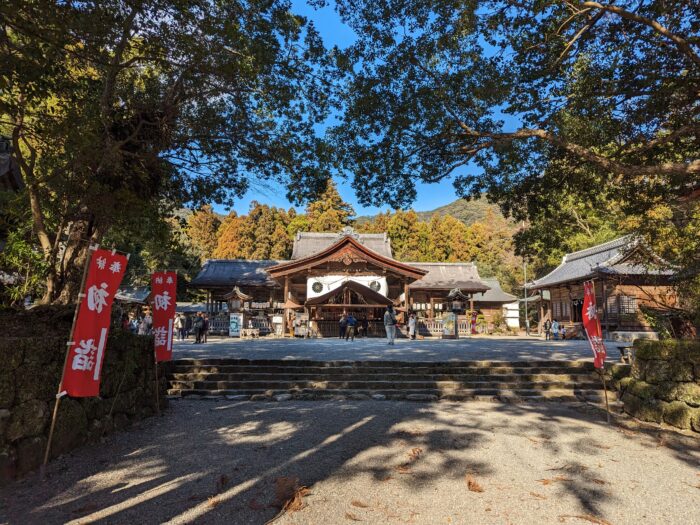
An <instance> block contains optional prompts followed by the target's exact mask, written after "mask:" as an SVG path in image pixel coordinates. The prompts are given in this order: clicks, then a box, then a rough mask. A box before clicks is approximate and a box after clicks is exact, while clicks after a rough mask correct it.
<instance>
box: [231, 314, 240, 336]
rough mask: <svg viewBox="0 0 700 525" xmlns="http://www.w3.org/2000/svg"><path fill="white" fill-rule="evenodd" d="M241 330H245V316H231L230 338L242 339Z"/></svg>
mask: <svg viewBox="0 0 700 525" xmlns="http://www.w3.org/2000/svg"><path fill="white" fill-rule="evenodd" d="M241 328H243V314H229V324H228V335H229V337H240V336H241Z"/></svg>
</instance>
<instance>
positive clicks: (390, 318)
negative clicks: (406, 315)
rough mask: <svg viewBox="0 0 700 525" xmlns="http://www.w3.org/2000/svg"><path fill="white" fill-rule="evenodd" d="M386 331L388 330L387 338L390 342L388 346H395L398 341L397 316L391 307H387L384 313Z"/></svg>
mask: <svg viewBox="0 0 700 525" xmlns="http://www.w3.org/2000/svg"><path fill="white" fill-rule="evenodd" d="M384 330H386V338H387V339H388V340H389V342H388V343H387V344H390V345H393V344H394V339H396V314H395V313H394V308H393V307H392V306H391V305H388V306H387V307H386V312H384Z"/></svg>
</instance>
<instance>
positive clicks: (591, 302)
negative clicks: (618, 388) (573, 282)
mask: <svg viewBox="0 0 700 525" xmlns="http://www.w3.org/2000/svg"><path fill="white" fill-rule="evenodd" d="M582 313H583V315H582V317H583V327H584V328H585V329H586V335H587V336H588V342H589V343H590V344H591V350H593V357H594V359H593V365H594V366H595V367H596V368H603V366H604V363H605V356H606V351H605V344H604V343H603V332H602V330H601V329H600V319H598V307H597V306H596V303H595V287H594V285H593V281H586V282H585V283H583V312H582Z"/></svg>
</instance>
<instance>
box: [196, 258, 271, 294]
mask: <svg viewBox="0 0 700 525" xmlns="http://www.w3.org/2000/svg"><path fill="white" fill-rule="evenodd" d="M281 262H283V261H244V260H241V259H209V260H208V261H206V262H205V263H204V266H203V267H202V269H201V270H200V272H199V273H198V274H197V277H195V278H194V279H192V282H191V283H190V286H194V287H206V286H222V287H226V286H229V287H234V286H279V285H278V284H277V282H276V281H274V280H273V279H272V278H270V276H269V275H268V273H267V271H266V268H268V267H270V266H275V265H276V264H279V263H281Z"/></svg>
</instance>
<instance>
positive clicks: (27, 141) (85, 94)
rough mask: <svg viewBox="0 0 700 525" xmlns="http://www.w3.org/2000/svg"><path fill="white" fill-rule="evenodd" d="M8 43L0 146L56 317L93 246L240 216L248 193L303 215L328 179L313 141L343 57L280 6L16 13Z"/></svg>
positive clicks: (52, 8)
mask: <svg viewBox="0 0 700 525" xmlns="http://www.w3.org/2000/svg"><path fill="white" fill-rule="evenodd" d="M0 29H1V30H0V63H2V64H3V68H2V70H1V72H0V86H2V89H0V133H3V134H7V135H9V136H11V137H12V141H13V145H14V148H13V156H14V158H15V160H16V161H17V163H18V165H19V166H20V170H21V174H22V177H23V179H24V182H25V184H26V193H27V197H28V199H29V204H30V210H31V214H32V223H33V231H34V233H35V235H36V241H37V243H38V244H39V246H40V249H41V252H42V254H43V259H44V262H45V263H46V266H47V278H46V295H45V301H47V302H49V301H63V302H65V301H70V300H74V299H75V298H76V294H77V287H78V284H79V281H80V273H81V272H80V270H81V267H82V265H83V262H84V260H85V256H86V253H87V247H88V243H89V242H101V241H103V240H104V239H105V238H106V237H107V236H108V234H109V233H110V232H112V231H113V230H114V231H120V232H125V231H126V228H128V227H130V226H131V225H133V224H134V223H136V224H139V222H143V221H146V220H150V218H151V217H153V216H154V213H153V210H156V215H158V216H159V217H160V220H165V218H166V217H167V216H168V215H169V213H170V212H171V211H172V210H173V209H175V208H177V207H180V206H182V205H183V204H191V205H194V206H199V205H201V204H204V203H209V202H217V203H222V204H231V202H232V199H233V198H234V197H236V196H238V195H241V194H242V193H243V192H244V191H245V190H246V188H247V187H248V181H249V180H250V179H251V178H261V179H267V180H273V181H276V182H279V183H282V184H288V185H289V188H290V190H289V197H290V198H292V199H294V200H296V201H299V200H300V199H303V198H305V197H308V196H309V195H312V194H314V193H315V192H317V191H318V184H319V182H318V181H320V180H322V181H325V180H326V179H328V177H329V173H328V170H327V169H326V165H327V164H328V162H329V160H328V159H329V154H328V146H327V145H326V144H325V142H324V141H323V140H322V139H321V138H320V137H318V136H317V134H316V131H315V129H314V127H315V125H316V124H318V123H321V122H323V121H324V120H325V118H326V116H327V114H328V108H329V105H328V103H329V100H330V98H329V94H330V89H331V84H332V82H333V79H334V78H336V77H337V74H336V71H340V70H339V69H336V67H335V65H336V61H338V60H341V59H342V57H341V54H340V53H335V54H334V55H330V54H328V53H326V50H325V49H324V48H323V45H322V43H321V40H320V38H319V36H318V34H317V32H316V31H315V29H314V27H313V26H312V25H311V24H309V23H308V22H307V21H306V20H305V19H304V18H302V17H299V16H296V15H294V14H293V13H291V11H290V5H289V3H288V2H287V1H286V0H270V1H268V2H264V3H260V2H254V1H252V0H225V1H222V2H209V1H206V0H194V1H189V2H180V1H176V2H161V1H160V0H139V1H136V2H124V1H122V0H105V1H101V2H79V3H76V2H33V1H29V0H18V1H17V2H12V3H11V4H10V3H3V4H1V5H0ZM139 218H140V219H141V220H139ZM133 219H137V220H136V221H134V220H133ZM130 231H131V232H133V230H130ZM135 233H137V232H135ZM117 247H118V248H123V247H121V246H117Z"/></svg>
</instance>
